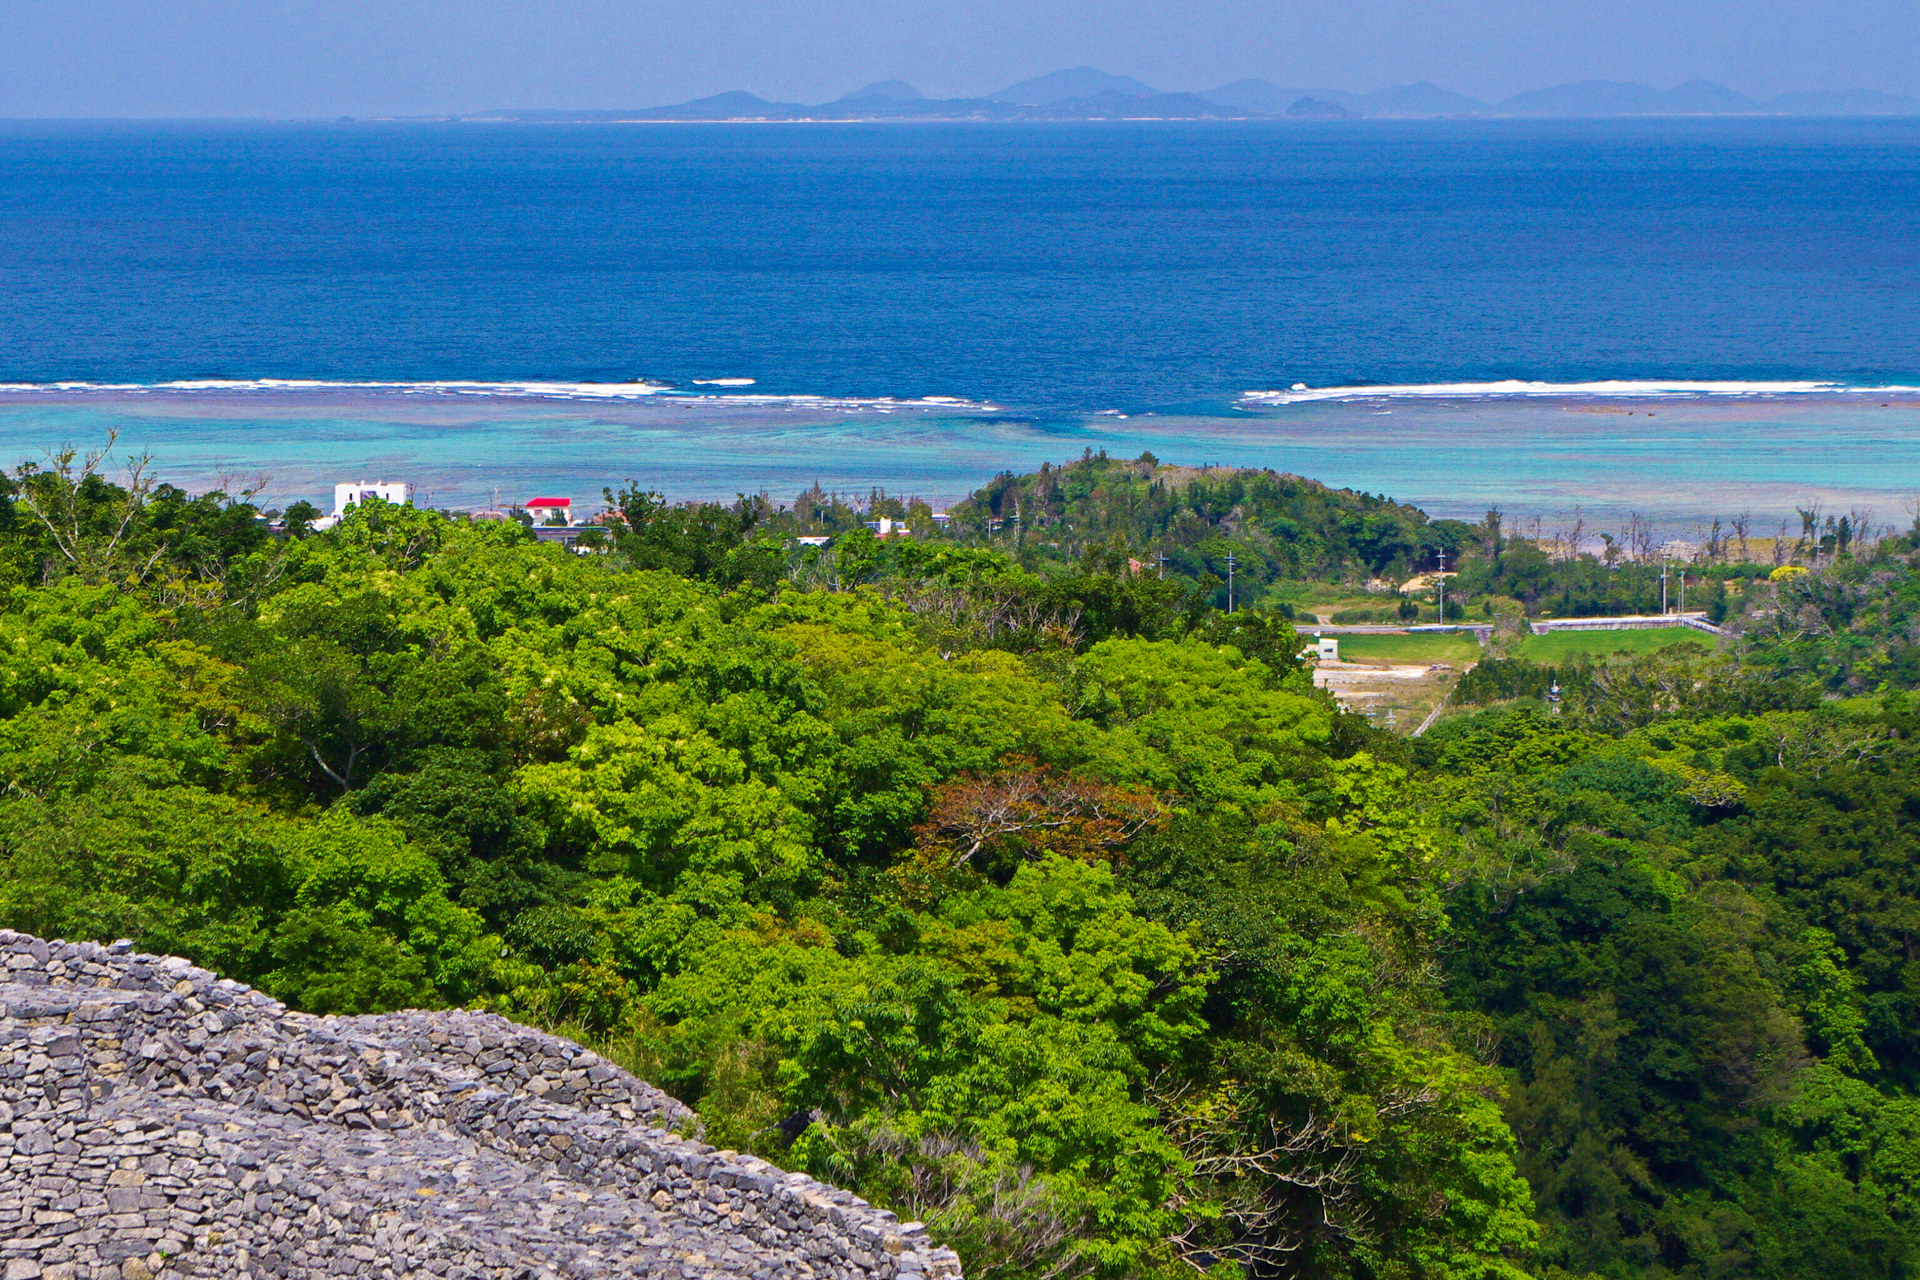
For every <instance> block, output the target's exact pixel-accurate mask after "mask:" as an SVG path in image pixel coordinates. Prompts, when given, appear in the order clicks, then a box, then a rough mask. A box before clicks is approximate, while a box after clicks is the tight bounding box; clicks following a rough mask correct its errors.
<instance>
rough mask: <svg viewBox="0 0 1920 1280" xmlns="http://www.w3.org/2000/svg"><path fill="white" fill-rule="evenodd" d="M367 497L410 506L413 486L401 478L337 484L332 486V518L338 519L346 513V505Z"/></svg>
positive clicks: (400, 505) (363, 500) (401, 505)
mask: <svg viewBox="0 0 1920 1280" xmlns="http://www.w3.org/2000/svg"><path fill="white" fill-rule="evenodd" d="M369 498H378V499H380V500H381V501H382V502H391V503H393V504H394V505H395V506H396V507H410V506H412V505H413V486H412V485H411V484H408V483H407V482H405V481H402V480H376V481H374V482H373V483H372V484H368V483H367V482H366V481H364V480H358V481H355V482H353V483H351V484H337V485H335V486H333V515H334V518H335V519H336V520H337V519H339V518H340V517H341V516H344V515H345V514H347V508H348V507H351V506H352V505H354V504H355V503H356V502H365V501H367V500H368V499H369Z"/></svg>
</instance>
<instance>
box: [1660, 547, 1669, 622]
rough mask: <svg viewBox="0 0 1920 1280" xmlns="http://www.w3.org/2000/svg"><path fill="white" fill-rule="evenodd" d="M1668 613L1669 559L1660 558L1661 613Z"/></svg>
mask: <svg viewBox="0 0 1920 1280" xmlns="http://www.w3.org/2000/svg"><path fill="white" fill-rule="evenodd" d="M1666 611H1667V558H1666V556H1664V555H1662V556H1661V557H1660V612H1661V613H1663V614H1664V613H1665V612H1666Z"/></svg>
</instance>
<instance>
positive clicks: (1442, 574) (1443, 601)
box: [1433, 547, 1447, 622]
mask: <svg viewBox="0 0 1920 1280" xmlns="http://www.w3.org/2000/svg"><path fill="white" fill-rule="evenodd" d="M1433 578H1434V581H1435V582H1438V583H1439V584H1440V621H1442V622H1445V621H1446V620H1447V549H1446V548H1445V547H1442V548H1440V567H1439V569H1437V570H1435V571H1434V575H1433Z"/></svg>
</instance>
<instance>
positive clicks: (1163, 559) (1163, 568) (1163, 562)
mask: <svg viewBox="0 0 1920 1280" xmlns="http://www.w3.org/2000/svg"><path fill="white" fill-rule="evenodd" d="M1166 580H1167V553H1166V552H1164V551H1162V552H1161V553H1160V581H1162V582H1165V581H1166Z"/></svg>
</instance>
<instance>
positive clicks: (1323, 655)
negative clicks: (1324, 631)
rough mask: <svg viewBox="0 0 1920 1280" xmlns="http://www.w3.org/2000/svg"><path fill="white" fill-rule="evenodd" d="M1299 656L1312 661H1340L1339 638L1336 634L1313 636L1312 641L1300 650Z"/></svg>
mask: <svg viewBox="0 0 1920 1280" xmlns="http://www.w3.org/2000/svg"><path fill="white" fill-rule="evenodd" d="M1300 656H1301V657H1303V658H1308V659H1311V660H1312V661H1314V662H1338V661H1340V639H1339V637H1338V636H1315V637H1314V638H1313V643H1312V644H1310V645H1308V646H1307V647H1306V648H1304V649H1302V650H1301V651H1300Z"/></svg>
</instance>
